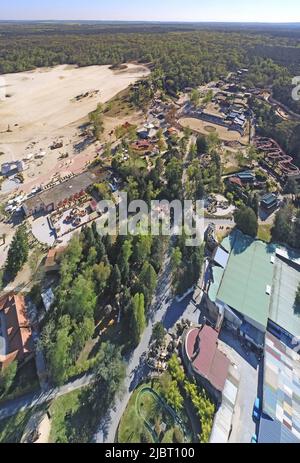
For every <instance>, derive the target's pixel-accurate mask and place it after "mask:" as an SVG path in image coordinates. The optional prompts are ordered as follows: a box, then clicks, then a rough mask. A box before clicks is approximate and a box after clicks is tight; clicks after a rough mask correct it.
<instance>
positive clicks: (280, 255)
mask: <svg viewBox="0 0 300 463" xmlns="http://www.w3.org/2000/svg"><path fill="white" fill-rule="evenodd" d="M299 285H300V253H299V254H297V253H295V252H293V253H288V252H287V251H285V250H281V249H277V250H276V259H275V263H274V277H273V287H272V294H271V305H270V316H269V318H270V319H271V320H272V321H273V322H274V323H276V324H277V325H279V326H280V327H282V328H284V329H285V330H286V331H288V332H289V333H290V334H291V335H293V336H300V307H299V306H296V304H295V297H296V292H297V289H298V287H299Z"/></svg>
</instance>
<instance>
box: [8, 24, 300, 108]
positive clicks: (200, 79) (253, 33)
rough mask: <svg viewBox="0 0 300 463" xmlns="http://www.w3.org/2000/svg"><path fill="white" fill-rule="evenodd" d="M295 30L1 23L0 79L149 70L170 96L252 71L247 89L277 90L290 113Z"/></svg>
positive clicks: (297, 65)
mask: <svg viewBox="0 0 300 463" xmlns="http://www.w3.org/2000/svg"><path fill="white" fill-rule="evenodd" d="M299 40H300V27H297V26H296V25H294V26H291V27H290V28H289V27H287V26H283V25H282V26H278V27H275V26H274V25H273V26H270V25H269V26H268V25H266V26H262V25H257V26H254V25H241V24H237V25H225V24H223V25H217V24H215V25H213V24H202V25H200V24H179V23H178V24H177V23H168V24H159V23H122V22H115V23H106V22H50V21H49V22H19V23H14V22H0V73H2V74H3V73H11V72H20V71H26V70H30V69H34V68H36V67H44V66H54V65H58V64H77V65H79V66H90V65H97V64H98V65H101V64H110V65H114V64H119V63H124V62H128V61H138V62H144V63H152V65H153V67H154V68H155V69H157V70H159V71H160V73H161V74H162V75H163V80H164V82H165V87H166V89H167V90H168V91H171V93H172V94H176V93H177V92H178V91H179V90H182V89H184V88H186V87H195V86H198V85H201V84H203V83H205V82H208V81H210V80H213V79H216V78H219V77H220V76H221V75H224V74H226V73H227V72H228V71H234V70H237V69H238V68H240V67H249V68H250V71H251V72H250V75H249V78H248V82H247V84H248V85H250V86H251V85H253V86H261V87H263V86H265V85H274V86H275V88H276V95H275V96H276V97H277V98H278V99H279V100H280V101H282V102H283V103H285V104H288V105H290V107H292V109H293V110H294V111H297V110H298V108H299V103H297V102H293V101H292V100H291V98H290V95H291V78H292V77H293V76H295V75H299V73H300V55H299V53H300V48H299Z"/></svg>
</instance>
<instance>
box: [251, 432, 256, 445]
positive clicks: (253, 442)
mask: <svg viewBox="0 0 300 463" xmlns="http://www.w3.org/2000/svg"><path fill="white" fill-rule="evenodd" d="M251 444H257V435H256V434H253V436H252V437H251Z"/></svg>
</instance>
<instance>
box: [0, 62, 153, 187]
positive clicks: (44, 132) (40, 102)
mask: <svg viewBox="0 0 300 463" xmlns="http://www.w3.org/2000/svg"><path fill="white" fill-rule="evenodd" d="M149 72H150V71H149V70H148V69H147V68H146V67H144V66H141V65H134V64H128V65H127V69H125V70H123V71H112V70H110V69H109V66H89V67H82V68H78V67H76V66H66V65H62V66H56V67H54V68H41V69H36V70H34V71H28V72H21V73H17V74H5V75H3V78H4V79H5V84H6V88H5V93H6V97H5V99H4V101H0V152H1V153H3V154H2V155H1V163H3V162H11V161H16V160H21V159H25V158H28V157H29V158H30V160H28V161H27V162H26V170H25V171H24V184H21V185H20V186H19V190H23V191H30V190H31V189H32V188H33V187H35V186H37V185H40V184H43V183H46V182H47V181H49V180H50V178H51V176H52V175H54V174H55V173H56V172H60V173H61V174H64V173H67V172H70V171H72V172H74V173H76V172H80V171H82V170H83V169H84V168H85V165H86V164H87V163H88V162H90V161H91V160H92V159H93V158H94V156H95V154H96V149H97V147H98V146H99V145H98V144H97V143H96V144H93V143H92V144H91V143H90V141H89V140H87V141H86V140H85V139H84V138H83V137H82V133H81V132H82V130H84V129H81V126H83V125H84V124H85V123H86V122H87V121H88V117H87V116H88V114H89V113H90V112H91V111H93V110H95V109H96V107H97V104H98V103H106V102H107V101H109V100H110V99H112V98H113V97H114V96H115V95H117V94H118V93H119V92H122V91H123V90H125V89H126V88H127V87H128V86H129V85H130V84H132V83H134V82H136V81H137V80H139V79H140V78H142V77H144V76H146V75H148V74H149ZM122 116H123V117H121V118H120V120H118V118H117V117H114V120H110V118H109V117H108V118H107V119H108V120H107V121H105V129H106V132H108V131H109V130H112V129H114V128H115V127H116V126H117V125H119V124H122V123H123V121H124V120H125V119H126V115H125V114H124V115H122ZM127 119H130V118H127ZM8 126H9V129H10V132H8V131H7V129H8ZM103 137H104V138H105V134H104V136H103ZM103 141H105V140H103ZM54 142H60V143H62V144H63V146H62V147H61V148H59V149H55V150H50V146H51V145H52V144H53V143H54ZM41 152H42V153H43V155H42V157H40V158H38V159H37V158H36V155H39V154H40V153H41ZM75 156H76V157H75Z"/></svg>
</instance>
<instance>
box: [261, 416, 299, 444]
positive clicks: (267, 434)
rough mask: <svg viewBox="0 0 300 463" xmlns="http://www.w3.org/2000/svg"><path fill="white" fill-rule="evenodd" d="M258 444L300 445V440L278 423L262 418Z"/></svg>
mask: <svg viewBox="0 0 300 463" xmlns="http://www.w3.org/2000/svg"><path fill="white" fill-rule="evenodd" d="M258 442H259V444H299V443H300V440H299V439H297V437H296V436H295V435H294V434H292V433H291V431H290V430H289V429H288V428H287V427H286V426H283V425H281V424H280V423H279V422H278V421H273V420H271V419H268V418H266V417H262V418H261V420H260V426H259V435H258Z"/></svg>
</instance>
